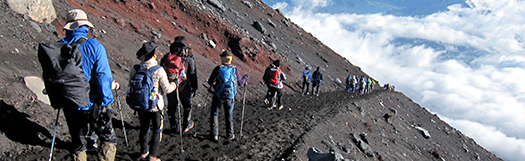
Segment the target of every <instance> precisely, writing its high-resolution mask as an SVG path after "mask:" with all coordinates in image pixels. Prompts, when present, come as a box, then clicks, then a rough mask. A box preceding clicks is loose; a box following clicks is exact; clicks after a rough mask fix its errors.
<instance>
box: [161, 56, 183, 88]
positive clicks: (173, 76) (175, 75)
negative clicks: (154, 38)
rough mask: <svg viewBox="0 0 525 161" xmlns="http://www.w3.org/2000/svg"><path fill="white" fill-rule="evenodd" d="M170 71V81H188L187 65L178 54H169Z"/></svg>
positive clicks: (167, 63) (167, 64) (168, 66)
mask: <svg viewBox="0 0 525 161" xmlns="http://www.w3.org/2000/svg"><path fill="white" fill-rule="evenodd" d="M166 67H167V69H168V71H167V73H168V78H169V79H170V80H179V82H178V83H180V81H182V80H186V73H184V72H185V71H184V69H185V65H184V61H183V59H182V56H180V55H176V54H169V55H168V60H167V62H166Z"/></svg>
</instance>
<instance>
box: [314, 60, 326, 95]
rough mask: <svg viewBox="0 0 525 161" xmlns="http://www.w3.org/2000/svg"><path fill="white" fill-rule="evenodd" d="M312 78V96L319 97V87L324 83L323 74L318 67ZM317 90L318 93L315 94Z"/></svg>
mask: <svg viewBox="0 0 525 161" xmlns="http://www.w3.org/2000/svg"><path fill="white" fill-rule="evenodd" d="M312 77H313V81H312V94H315V95H316V96H319V86H321V82H322V81H323V72H322V71H321V70H320V68H319V67H317V69H316V70H315V72H314V74H313V76H312ZM315 88H317V91H316V92H315V93H314V89H315Z"/></svg>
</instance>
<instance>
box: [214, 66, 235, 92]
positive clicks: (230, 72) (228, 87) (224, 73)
mask: <svg viewBox="0 0 525 161" xmlns="http://www.w3.org/2000/svg"><path fill="white" fill-rule="evenodd" d="M236 70H237V68H235V66H233V65H232V66H225V65H221V66H220V68H219V76H218V82H217V84H219V85H220V86H219V89H218V90H216V91H217V92H216V94H217V97H219V98H221V99H233V98H235V95H236V94H237V75H236V74H235V73H236Z"/></svg>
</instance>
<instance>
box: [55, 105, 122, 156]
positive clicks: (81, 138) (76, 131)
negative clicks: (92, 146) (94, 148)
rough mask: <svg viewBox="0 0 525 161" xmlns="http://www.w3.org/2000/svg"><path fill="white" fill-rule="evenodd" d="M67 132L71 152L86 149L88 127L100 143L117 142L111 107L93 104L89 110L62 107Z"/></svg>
mask: <svg viewBox="0 0 525 161" xmlns="http://www.w3.org/2000/svg"><path fill="white" fill-rule="evenodd" d="M63 111H64V117H65V118H66V122H67V126H68V128H69V133H70V134H71V142H72V145H71V146H72V147H71V152H72V153H74V154H78V153H81V152H84V151H86V150H87V141H86V135H87V134H88V132H89V128H88V126H89V127H91V128H93V130H94V131H95V133H96V134H97V135H98V138H99V139H100V142H102V144H104V143H109V144H114V145H116V144H117V137H116V135H115V130H114V129H113V125H112V121H111V120H112V118H111V107H109V106H108V107H107V108H106V109H103V108H102V107H100V106H98V105H96V104H95V105H93V109H91V110H77V109H73V108H67V107H66V108H63Z"/></svg>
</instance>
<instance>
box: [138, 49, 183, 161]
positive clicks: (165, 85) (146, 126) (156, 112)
mask: <svg viewBox="0 0 525 161" xmlns="http://www.w3.org/2000/svg"><path fill="white" fill-rule="evenodd" d="M157 49H158V48H157V45H155V44H154V43H153V42H146V43H144V44H143V45H142V48H140V49H139V50H138V51H137V58H138V59H139V60H140V61H141V63H140V65H142V66H145V67H147V68H148V69H150V68H152V67H154V66H157V65H158V62H157V57H158V56H159V55H158V53H160V52H157ZM136 72H137V71H136V69H135V68H133V69H132V70H131V72H130V80H131V78H132V77H133V76H134V75H135V73H136ZM152 77H153V86H154V87H155V93H158V95H157V99H158V101H157V107H156V108H150V109H151V110H149V111H145V112H138V115H139V120H140V132H139V142H140V152H141V158H143V159H146V158H147V157H149V158H148V159H149V160H150V161H160V159H158V158H157V151H158V149H159V144H160V140H162V129H163V128H164V125H163V120H164V119H163V116H164V115H163V114H162V112H163V111H164V110H163V109H164V97H163V95H164V93H166V94H167V93H171V92H173V91H174V90H175V89H176V88H177V84H175V82H171V83H170V82H169V80H168V76H167V74H166V71H165V70H164V68H158V69H157V70H156V71H154V72H153V73H152ZM159 87H160V88H159ZM150 125H151V128H152V129H151V131H152V132H153V134H152V135H153V136H152V137H151V142H150V143H151V146H150V147H148V145H149V144H148V142H149V141H148V132H149V131H150Z"/></svg>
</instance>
